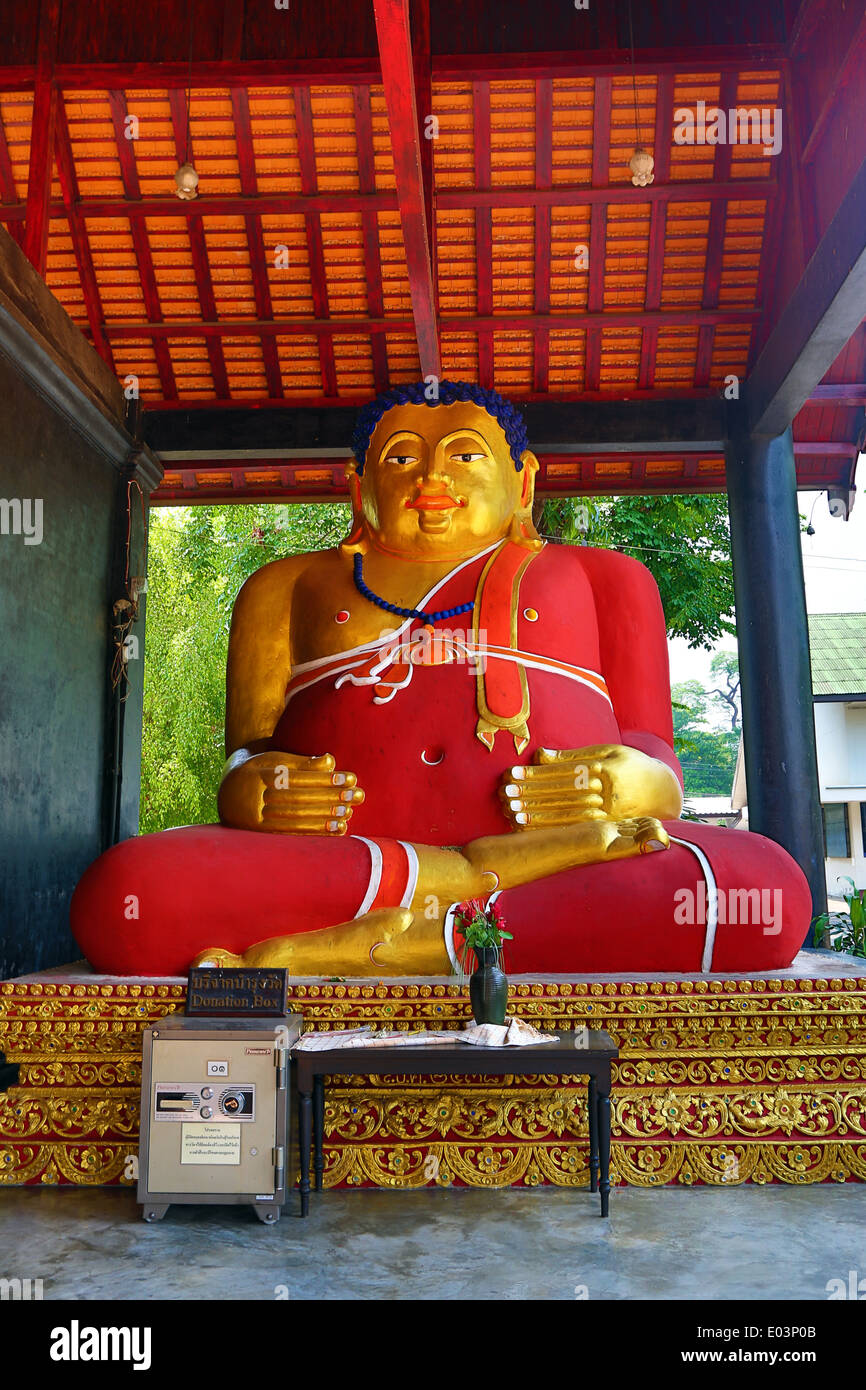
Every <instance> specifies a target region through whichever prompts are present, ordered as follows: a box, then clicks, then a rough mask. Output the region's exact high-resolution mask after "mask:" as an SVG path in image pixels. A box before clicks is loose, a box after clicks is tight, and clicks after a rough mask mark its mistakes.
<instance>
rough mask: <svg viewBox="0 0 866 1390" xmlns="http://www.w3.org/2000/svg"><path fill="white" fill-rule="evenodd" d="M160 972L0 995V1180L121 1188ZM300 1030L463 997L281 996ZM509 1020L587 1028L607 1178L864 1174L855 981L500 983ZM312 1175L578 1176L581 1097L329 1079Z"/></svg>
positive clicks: (434, 1013)
mask: <svg viewBox="0 0 866 1390" xmlns="http://www.w3.org/2000/svg"><path fill="white" fill-rule="evenodd" d="M183 1002H184V987H183V985H182V984H178V983H177V982H172V981H165V982H160V981H155V982H148V983H143V982H129V983H123V984H120V983H117V982H112V983H111V984H94V983H91V982H76V981H73V982H70V983H68V984H67V983H64V984H60V983H53V982H52V983H47V982H44V983H43V982H36V981H24V982H18V981H8V982H5V983H3V984H0V1049H2V1050H3V1051H4V1052H5V1054H6V1057H7V1059H8V1060H9V1061H11V1062H15V1063H18V1065H19V1068H20V1074H19V1084H18V1085H17V1086H14V1087H11V1088H10V1089H9V1090H8V1091H6V1092H5V1093H2V1094H0V1183H7V1184H22V1183H38V1182H42V1183H46V1184H56V1183H75V1184H84V1185H98V1184H101V1183H121V1184H124V1183H125V1184H128V1183H130V1182H131V1181H132V1179H131V1177H130V1171H131V1170H130V1165H129V1164H128V1159H129V1157H130V1155H132V1154H134V1153H135V1152H136V1146H137V1141H138V1088H139V1084H140V1055H141V1037H140V1035H141V1031H142V1029H143V1028H145V1027H147V1026H148V1025H149V1024H151V1023H154V1022H157V1021H158V1020H159V1019H160V1018H162V1017H164V1016H165V1015H166V1014H167V1013H170V1012H172V1011H174V1010H176V1009H182V1008H183ZM290 1007H294V1008H295V1009H297V1010H298V1011H299V1012H302V1013H303V1014H304V1017H305V1019H306V1021H307V1025H308V1026H311V1027H314V1028H316V1029H330V1028H341V1027H345V1026H348V1025H351V1024H353V1023H369V1024H373V1025H374V1026H380V1027H381V1026H386V1027H397V1028H406V1029H408V1028H414V1027H423V1026H430V1025H435V1026H437V1027H452V1028H459V1027H461V1026H462V1024H463V1022H464V1021H465V1019H466V1018H467V1017H468V1016H469V1005H468V999H467V996H466V991H465V989H461V988H460V986H459V985H457V984H456V983H454V984H428V983H425V982H422V981H418V982H413V983H401V984H384V983H381V982H380V983H377V982H375V981H369V982H364V983H359V984H350V983H348V982H347V983H340V982H329V983H317V984H299V985H294V986H292V987H291V989H290ZM510 1007H511V1009H512V1011H513V1012H517V1013H519V1014H520V1015H521V1016H523V1017H525V1018H532V1019H535V1020H536V1021H537V1022H542V1023H544V1022H546V1023H548V1024H550V1025H551V1026H555V1025H557V1024H559V1025H574V1024H579V1023H587V1024H589V1025H590V1026H594V1027H605V1028H607V1030H608V1031H609V1032H610V1033H611V1034H612V1035H613V1037H614V1038H615V1039H616V1041H617V1042H618V1044H619V1046H620V1049H621V1055H620V1059H619V1061H618V1063H616V1064H615V1068H614V1104H613V1107H612V1133H613V1151H612V1171H611V1179H612V1181H613V1182H615V1183H620V1184H622V1183H628V1184H631V1185H634V1186H638V1187H654V1186H662V1185H664V1184H666V1183H670V1182H677V1183H681V1184H686V1185H688V1184H690V1183H709V1184H712V1185H719V1186H722V1185H738V1184H740V1183H743V1182H757V1183H766V1182H785V1183H793V1184H803V1183H812V1182H825V1181H836V1182H844V1181H851V1180H856V1181H860V1182H863V1181H866V979H853V980H852V979H833V980H825V979H814V980H791V979H784V980H781V979H767V980H695V981H690V980H678V981H633V982H628V981H620V982H592V983H587V982H585V981H584V982H579V981H547V982H544V983H541V982H538V983H531V982H512V986H511V1004H510ZM325 1132H326V1146H325V1160H326V1171H325V1183H326V1185H327V1186H336V1185H348V1186H358V1185H370V1184H372V1185H381V1186H386V1187H417V1186H422V1185H424V1184H426V1183H435V1184H438V1185H440V1186H447V1185H449V1184H451V1183H465V1184H468V1185H471V1186H483V1187H502V1186H508V1185H510V1184H519V1185H521V1186H527V1185H529V1186H531V1185H535V1184H537V1183H553V1184H555V1185H557V1186H568V1187H579V1186H585V1185H586V1184H587V1182H588V1139H587V1114H586V1092H585V1087H584V1086H583V1085H582V1084H580V1083H578V1084H576V1085H571V1084H567V1083H564V1082H563V1080H562V1078H560V1077H558V1076H547V1077H544V1076H542V1077H538V1078H525V1077H518V1078H515V1077H500V1078H497V1079H496V1084H495V1085H491V1083H490V1079H489V1078H487V1079H485V1078H483V1077H479V1078H475V1079H466V1078H461V1079H454V1080H450V1081H449V1078H447V1077H441V1078H427V1079H425V1082H424V1084H418V1081H417V1078H411V1077H400V1076H396V1077H388V1078H381V1077H380V1078H369V1077H357V1078H351V1077H341V1078H339V1083H335V1084H334V1085H333V1086H330V1085H329V1087H328V1090H327V1106H326V1115H325Z"/></svg>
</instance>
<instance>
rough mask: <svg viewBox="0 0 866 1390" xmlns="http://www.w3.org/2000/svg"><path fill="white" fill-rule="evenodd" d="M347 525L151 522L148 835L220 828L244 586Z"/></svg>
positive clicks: (336, 519) (307, 508)
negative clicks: (236, 620) (231, 674)
mask: <svg viewBox="0 0 866 1390" xmlns="http://www.w3.org/2000/svg"><path fill="white" fill-rule="evenodd" d="M348 524H349V509H348V507H346V506H344V505H342V504H335V505H319V504H315V505H314V504H310V505H298V504H296V505H293V506H268V505H265V504H262V505H256V506H246V505H241V506H229V507H226V506H219V507H190V508H186V507H182V508H166V509H165V510H164V511H163V510H160V511H154V512H153V513H152V514H151V519H150V541H149V557H148V586H147V616H146V623H147V628H146V653H147V656H146V662H145V675H144V727H143V737H142V768H141V830H142V832H145V831H150V830H163V829H166V828H167V827H169V826H173V825H184V824H188V825H190V824H192V825H197V824H206V823H209V822H213V821H215V820H216V818H217V811H216V792H217V787H218V785H219V779H220V775H221V773H222V766H223V758H224V755H223V728H224V723H225V668H226V653H227V650H228V634H229V623H230V619H231V611H232V607H233V605H234V601H235V598H236V597H237V594H238V590H239V589H240V587H241V585H242V584H243V582H244V580H245V579H246V578H247V576H248V575H250V574H252V572H253V571H254V570H257V569H260V568H261V566H262V565H264V564H267V563H268V561H270V560H276V559H279V558H280V557H281V556H283V555H291V554H295V553H297V552H298V551H303V550H317V549H322V548H324V547H326V546H330V545H335V544H336V543H337V542H338V541H339V540H340V539H341V538H342V537H343V536H344V535H345V533H346V531H347V529H348Z"/></svg>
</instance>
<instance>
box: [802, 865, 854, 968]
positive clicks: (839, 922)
mask: <svg viewBox="0 0 866 1390" xmlns="http://www.w3.org/2000/svg"><path fill="white" fill-rule="evenodd" d="M839 882H840V883H847V884H849V885H850V888H851V891H850V893H843V894H842V896H843V898H844V899H845V902H846V903H847V905H848V911H847V912H822V913H821V915H820V917H816V918H815V920H814V922H813V923H812V928H813V932H814V935H813V938H812V943H813V945H815V946H825V945H826V946H829V947H830V949H831V950H832V951H845V952H846V953H847V954H848V955H849V956H860V957H861V958H862V959H866V888H857V887H856V886H855V883H854V880H853V878H841V879H840V880H839Z"/></svg>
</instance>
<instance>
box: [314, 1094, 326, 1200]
mask: <svg viewBox="0 0 866 1390" xmlns="http://www.w3.org/2000/svg"><path fill="white" fill-rule="evenodd" d="M324 1142H325V1078H324V1077H323V1076H314V1077H313V1167H314V1170H315V1174H316V1191H317V1192H321V1190H322V1177H323V1175H324V1172H325V1154H324V1147H323V1146H324Z"/></svg>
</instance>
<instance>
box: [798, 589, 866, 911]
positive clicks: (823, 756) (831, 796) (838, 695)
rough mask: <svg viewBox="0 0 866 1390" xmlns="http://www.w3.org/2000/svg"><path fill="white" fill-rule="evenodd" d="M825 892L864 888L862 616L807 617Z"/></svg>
mask: <svg viewBox="0 0 866 1390" xmlns="http://www.w3.org/2000/svg"><path fill="white" fill-rule="evenodd" d="M809 645H810V647H811V650H812V693H813V697H814V701H815V738H816V742H817V746H818V781H819V784H820V788H821V811H822V815H823V818H824V853H825V856H826V861H825V862H826V867H827V892H828V893H829V894H830V896H831V897H833V898H838V897H839V896H840V893H841V891H842V888H843V886H847V885H841V884H840V883H839V879H840V877H842V878H852V879H853V880H854V883H855V884H856V886H857V887H858V888H864V887H866V613H813V614H811V615H810V616H809Z"/></svg>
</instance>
